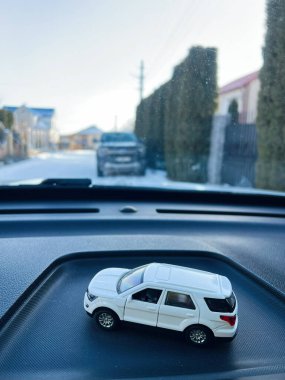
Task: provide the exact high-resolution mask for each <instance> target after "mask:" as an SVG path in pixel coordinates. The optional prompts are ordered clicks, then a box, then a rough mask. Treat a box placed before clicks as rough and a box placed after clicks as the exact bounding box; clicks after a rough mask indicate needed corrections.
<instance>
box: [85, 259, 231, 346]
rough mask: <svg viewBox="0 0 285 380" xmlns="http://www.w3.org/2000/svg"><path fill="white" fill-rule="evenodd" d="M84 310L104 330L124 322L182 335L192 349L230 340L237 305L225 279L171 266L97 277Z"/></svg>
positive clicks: (110, 271) (113, 270) (111, 271)
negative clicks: (161, 328)
mask: <svg viewBox="0 0 285 380" xmlns="http://www.w3.org/2000/svg"><path fill="white" fill-rule="evenodd" d="M84 308H85V310H86V311H87V313H88V314H89V315H90V316H95V319H96V321H97V323H98V325H99V326H100V327H101V328H103V329H105V330H113V329H115V328H116V327H117V326H118V325H119V322H120V321H129V322H135V323H141V324H144V325H150V326H157V327H163V328H166V329H171V330H177V331H181V332H183V333H184V335H185V338H186V339H187V341H189V342H191V343H195V344H197V345H205V344H207V343H210V342H211V341H212V340H213V339H214V338H215V337H216V338H225V339H226V340H231V339H233V338H234V337H235V335H236V332H237V326H238V317H237V312H238V305H237V301H236V298H235V295H234V293H233V291H232V286H231V283H230V281H229V280H228V278H227V277H224V276H220V275H218V274H214V273H210V272H204V271H201V270H197V269H191V268H186V267H181V266H176V265H170V264H157V263H152V264H148V265H144V266H141V267H139V268H135V269H132V270H129V269H122V268H108V269H104V270H102V271H100V272H98V273H97V274H96V275H95V276H94V277H93V279H92V280H91V282H90V284H89V286H88V289H87V291H86V293H85V297H84Z"/></svg>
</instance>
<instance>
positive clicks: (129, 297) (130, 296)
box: [127, 294, 132, 302]
mask: <svg viewBox="0 0 285 380" xmlns="http://www.w3.org/2000/svg"><path fill="white" fill-rule="evenodd" d="M131 300H132V295H131V294H129V295H128V297H127V302H130V301H131Z"/></svg>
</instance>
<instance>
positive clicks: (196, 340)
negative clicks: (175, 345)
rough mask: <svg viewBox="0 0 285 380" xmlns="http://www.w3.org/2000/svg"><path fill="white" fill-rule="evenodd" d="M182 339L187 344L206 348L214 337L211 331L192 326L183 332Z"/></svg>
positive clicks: (204, 327) (202, 327) (203, 327)
mask: <svg viewBox="0 0 285 380" xmlns="http://www.w3.org/2000/svg"><path fill="white" fill-rule="evenodd" d="M184 337H185V339H186V341H187V342H189V343H192V344H195V345H197V346H206V345H208V344H210V343H212V342H213V339H214V335H213V333H212V331H211V330H210V329H209V328H208V327H206V326H202V325H193V326H189V327H187V329H186V330H185V331H184Z"/></svg>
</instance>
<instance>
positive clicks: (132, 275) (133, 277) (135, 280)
mask: <svg viewBox="0 0 285 380" xmlns="http://www.w3.org/2000/svg"><path fill="white" fill-rule="evenodd" d="M145 269H146V266H143V267H140V268H136V269H133V270H131V271H129V272H127V273H126V274H125V275H124V276H123V277H122V278H121V279H120V280H119V282H118V285H117V291H118V293H123V292H125V291H126V290H129V289H131V288H134V287H135V286H138V285H140V284H142V283H143V276H144V272H145Z"/></svg>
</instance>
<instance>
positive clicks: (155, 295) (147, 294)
mask: <svg viewBox="0 0 285 380" xmlns="http://www.w3.org/2000/svg"><path fill="white" fill-rule="evenodd" d="M161 293H162V290H160V289H152V288H146V289H143V290H141V291H140V292H137V293H134V294H133V295H132V299H133V300H137V301H142V302H150V303H157V302H158V300H159V297H160V296H161Z"/></svg>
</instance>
